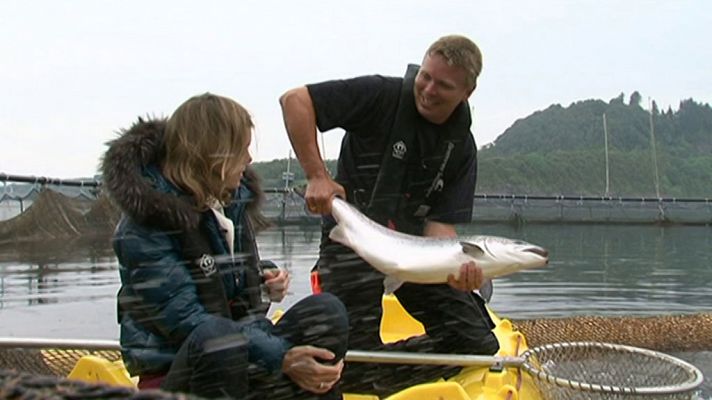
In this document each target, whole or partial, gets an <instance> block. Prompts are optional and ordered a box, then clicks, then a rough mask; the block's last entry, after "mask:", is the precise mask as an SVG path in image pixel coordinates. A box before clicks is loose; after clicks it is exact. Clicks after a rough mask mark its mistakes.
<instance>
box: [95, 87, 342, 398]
mask: <svg viewBox="0 0 712 400" xmlns="http://www.w3.org/2000/svg"><path fill="white" fill-rule="evenodd" d="M252 130H253V124H252V121H251V118H250V115H249V113H248V112H247V111H246V110H245V109H244V108H243V107H242V106H241V105H240V104H238V103H236V102H235V101H233V100H230V99H228V98H225V97H221V96H216V95H213V94H209V93H206V94H203V95H199V96H195V97H192V98H190V99H189V100H187V101H186V102H185V103H183V104H182V105H181V106H179V107H178V109H176V111H175V112H174V113H173V115H172V116H171V117H170V118H168V119H167V120H165V119H159V120H147V121H145V120H142V119H139V121H138V122H137V123H135V124H134V125H133V126H132V127H131V128H130V129H128V130H126V131H123V132H122V133H121V135H120V137H119V138H117V139H116V140H114V141H112V142H110V143H109V149H108V151H107V152H106V154H105V156H104V160H103V163H102V170H103V177H104V181H105V182H104V187H105V188H106V190H107V191H108V193H109V195H110V197H111V198H112V199H113V200H114V202H115V203H116V204H117V205H118V206H119V207H120V208H121V210H122V212H123V216H122V218H121V221H120V222H119V224H118V226H117V228H116V231H115V234H114V242H113V244H114V251H115V252H116V256H117V258H118V260H119V264H120V274H121V283H122V285H121V289H120V290H119V293H118V309H119V311H118V315H119V323H120V325H121V347H122V355H123V359H124V362H125V363H126V367H127V368H128V370H129V372H130V373H131V374H132V375H134V376H136V375H138V376H139V377H140V383H139V387H140V388H150V387H154V388H155V387H160V388H161V389H164V390H169V391H180V392H187V393H192V394H196V395H199V396H203V397H210V398H214V397H225V396H228V397H232V398H240V399H241V398H263V397H268V398H309V397H318V398H341V395H340V393H339V390H338V387H337V385H336V383H337V382H338V380H339V378H340V376H341V370H342V368H343V357H344V355H345V353H346V343H347V335H348V333H347V332H348V320H347V317H346V311H345V309H344V306H343V304H341V302H340V301H339V300H338V299H336V298H335V297H334V296H331V295H318V296H309V297H307V298H306V299H304V300H302V301H300V302H299V303H297V304H296V305H294V306H293V307H292V308H291V309H289V310H288V311H287V313H285V314H284V315H283V316H282V318H281V319H280V320H279V322H277V324H275V325H273V324H272V323H271V322H270V321H269V320H268V319H266V318H265V313H266V310H267V308H268V307H269V303H267V302H265V301H264V300H263V297H269V299H270V300H272V301H281V300H282V298H284V295H285V294H286V292H287V289H288V286H289V274H288V272H287V271H285V270H281V269H279V268H269V269H268V268H263V266H265V265H269V266H272V267H276V266H274V264H271V263H264V262H260V260H259V255H258V253H257V246H256V244H255V231H256V230H257V229H260V228H264V227H265V226H266V223H265V220H264V218H263V217H262V216H261V215H260V214H259V212H258V207H257V206H258V203H259V199H260V198H261V191H260V189H259V185H258V182H257V179H256V176H255V174H254V173H253V172H252V171H251V170H250V169H249V168H248V164H249V163H250V161H251V157H250V154H249V151H248V147H249V144H250V140H251V136H252ZM261 288H262V289H261Z"/></svg>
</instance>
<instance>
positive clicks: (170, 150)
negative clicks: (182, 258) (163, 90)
mask: <svg viewBox="0 0 712 400" xmlns="http://www.w3.org/2000/svg"><path fill="white" fill-rule="evenodd" d="M253 127H254V125H253V123H252V118H251V117H250V114H249V113H248V112H247V110H245V108H244V107H242V106H241V105H240V104H238V103H237V102H236V101H234V100H231V99H228V98H226V97H222V96H217V95H214V94H211V93H205V94H202V95H198V96H194V97H191V98H190V99H188V100H186V101H185V102H184V103H183V104H181V105H180V106H179V107H178V108H177V109H176V110H175V111H174V112H173V115H171V117H170V118H169V119H168V122H167V125H166V132H165V136H164V149H165V152H166V154H165V158H164V162H163V166H162V167H163V173H164V174H165V176H166V178H167V179H168V180H169V181H171V182H173V183H174V184H175V185H177V186H179V187H180V188H181V189H183V190H185V191H186V192H188V193H190V194H191V195H193V197H194V199H195V203H196V206H197V207H198V209H200V210H205V209H207V208H208V203H209V201H211V199H215V200H219V201H223V202H225V201H228V200H229V198H230V195H231V193H230V191H231V188H228V187H227V186H226V183H225V180H224V178H225V176H224V175H225V171H230V170H233V169H235V168H237V167H238V166H239V163H240V162H241V160H242V158H243V157H246V156H247V151H248V150H247V146H248V143H249V139H250V135H251V134H252V129H253Z"/></svg>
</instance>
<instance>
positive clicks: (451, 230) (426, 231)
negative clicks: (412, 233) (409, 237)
mask: <svg viewBox="0 0 712 400" xmlns="http://www.w3.org/2000/svg"><path fill="white" fill-rule="evenodd" d="M423 236H430V237H455V236H457V230H455V225H452V224H445V223H442V222H436V221H426V222H425V227H424V228H423Z"/></svg>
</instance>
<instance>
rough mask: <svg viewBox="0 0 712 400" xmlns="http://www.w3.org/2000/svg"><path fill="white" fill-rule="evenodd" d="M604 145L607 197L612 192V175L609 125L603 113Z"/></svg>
mask: <svg viewBox="0 0 712 400" xmlns="http://www.w3.org/2000/svg"><path fill="white" fill-rule="evenodd" d="M603 143H604V146H605V154H606V196H608V195H609V193H610V192H611V190H610V189H611V187H610V175H609V173H608V172H609V171H608V125H607V124H606V113H603Z"/></svg>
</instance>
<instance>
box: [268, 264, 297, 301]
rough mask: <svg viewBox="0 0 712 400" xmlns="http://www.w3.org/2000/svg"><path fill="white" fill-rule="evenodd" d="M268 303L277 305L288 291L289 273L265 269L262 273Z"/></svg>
mask: <svg viewBox="0 0 712 400" xmlns="http://www.w3.org/2000/svg"><path fill="white" fill-rule="evenodd" d="M262 274H263V277H264V281H265V285H266V286H267V294H268V295H269V299H270V301H273V302H275V303H279V302H280V301H282V300H284V296H286V295H287V291H288V290H289V281H290V278H289V272H287V271H286V270H283V269H281V268H266V269H264V270H263V271H262Z"/></svg>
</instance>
